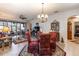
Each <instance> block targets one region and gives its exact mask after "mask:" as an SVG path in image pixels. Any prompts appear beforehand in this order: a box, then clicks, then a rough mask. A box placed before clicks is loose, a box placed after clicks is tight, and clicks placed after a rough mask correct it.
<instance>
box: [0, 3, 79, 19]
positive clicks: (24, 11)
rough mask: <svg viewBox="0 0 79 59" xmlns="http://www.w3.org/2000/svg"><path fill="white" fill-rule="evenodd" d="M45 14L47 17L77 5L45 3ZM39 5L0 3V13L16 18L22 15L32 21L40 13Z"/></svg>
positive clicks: (77, 5) (78, 5)
mask: <svg viewBox="0 0 79 59" xmlns="http://www.w3.org/2000/svg"><path fill="white" fill-rule="evenodd" d="M44 6H45V8H46V9H45V12H46V13H47V14H48V15H52V14H55V12H56V11H58V12H62V11H67V10H71V9H75V8H79V4H78V3H45V5H44ZM41 8H42V6H41V3H0V12H3V13H6V14H10V15H12V16H16V18H18V17H19V16H20V15H24V16H25V17H27V19H34V18H36V17H37V15H38V14H39V13H41Z"/></svg>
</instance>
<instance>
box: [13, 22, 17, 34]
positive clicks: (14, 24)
mask: <svg viewBox="0 0 79 59" xmlns="http://www.w3.org/2000/svg"><path fill="white" fill-rule="evenodd" d="M12 31H13V32H16V23H15V22H12Z"/></svg>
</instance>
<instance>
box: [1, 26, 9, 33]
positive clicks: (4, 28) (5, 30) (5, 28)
mask: <svg viewBox="0 0 79 59" xmlns="http://www.w3.org/2000/svg"><path fill="white" fill-rule="evenodd" d="M2 31H3V32H9V31H10V29H9V27H7V26H4V27H3V29H2Z"/></svg>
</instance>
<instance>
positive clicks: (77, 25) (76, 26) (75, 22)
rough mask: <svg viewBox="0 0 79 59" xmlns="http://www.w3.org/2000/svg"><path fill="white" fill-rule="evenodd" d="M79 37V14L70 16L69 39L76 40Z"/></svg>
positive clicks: (68, 25)
mask: <svg viewBox="0 0 79 59" xmlns="http://www.w3.org/2000/svg"><path fill="white" fill-rule="evenodd" d="M78 38H79V16H72V17H69V18H68V22H67V39H68V40H75V39H78Z"/></svg>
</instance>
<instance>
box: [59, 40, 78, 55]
mask: <svg viewBox="0 0 79 59" xmlns="http://www.w3.org/2000/svg"><path fill="white" fill-rule="evenodd" d="M60 46H61V47H62V48H63V49H64V51H66V55H67V56H79V44H76V43H74V42H70V41H67V42H65V43H64V44H61V45H60Z"/></svg>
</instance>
